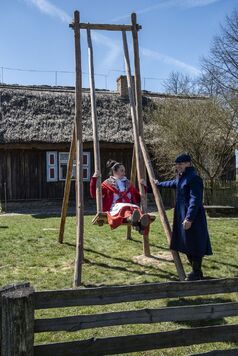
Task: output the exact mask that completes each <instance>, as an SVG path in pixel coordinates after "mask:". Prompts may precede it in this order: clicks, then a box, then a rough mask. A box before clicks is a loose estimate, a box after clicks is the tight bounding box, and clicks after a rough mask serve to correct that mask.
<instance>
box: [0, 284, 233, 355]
mask: <svg viewBox="0 0 238 356" xmlns="http://www.w3.org/2000/svg"><path fill="white" fill-rule="evenodd" d="M234 292H238V278H230V279H218V280H204V281H196V282H168V283H152V284H143V285H132V286H111V287H97V288H79V289H69V290H54V291H41V292H35V291H34V290H33V289H32V288H31V287H30V286H29V284H23V285H16V286H14V285H13V286H10V287H9V286H8V287H5V288H3V289H1V290H0V295H1V305H0V306H1V307H0V311H1V323H2V325H1V329H2V341H1V350H2V356H5V355H16V356H18V355H27V356H31V355H33V354H34V355H36V356H38V355H39V356H43V355H44V356H47V355H57V356H60V355H64V356H67V355H78V354H80V355H105V354H107V355H111V354H118V353H126V352H137V351H145V350H152V349H161V348H172V347H179V346H188V345H193V344H201V343H211V342H238V325H236V324H231V325H214V326H206V327H196V328H189V329H184V328H183V329H179V330H169V331H166V332H165V331H163V332H157V333H148V334H137V335H135V334H132V335H125V336H114V337H103V338H91V339H86V340H78V341H71V342H58V343H51V344H43V345H34V333H39V332H52V331H70V332H72V331H79V330H83V329H93V328H99V327H110V326H116V325H128V324H151V323H161V322H179V321H180V322H181V321H191V320H202V321H208V320H213V321H214V320H216V319H220V318H224V317H228V316H229V317H230V316H238V301H237V302H233V301H230V300H229V301H226V302H224V303H210V304H202V302H201V300H199V304H198V305H188V306H172V307H163V308H158V309H152V308H151V309H149V308H145V309H139V310H128V311H120V312H107V313H95V314H81V315H76V316H67V317H60V318H48V319H35V320H34V310H37V309H49V308H56V307H57V308H63V307H71V306H83V305H85V306H88V305H105V304H112V303H113V304H114V303H122V302H133V301H147V300H153V299H162V298H166V299H167V298H179V297H191V296H201V295H214V294H227V293H234ZM222 352H223V353H222V354H223V355H225V354H226V353H227V352H229V353H227V355H228V354H232V352H234V355H235V354H236V353H237V354H238V349H236V350H227V351H222ZM211 354H212V353H211Z"/></svg>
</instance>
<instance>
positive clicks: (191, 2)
mask: <svg viewBox="0 0 238 356" xmlns="http://www.w3.org/2000/svg"><path fill="white" fill-rule="evenodd" d="M218 1H221V0H161V1H160V2H158V3H157V4H155V5H152V6H148V7H145V8H143V9H139V10H135V12H136V14H137V15H143V14H146V13H148V12H152V11H154V10H156V9H160V8H171V7H185V8H192V7H202V6H209V5H211V4H213V3H215V2H218ZM125 19H130V15H128V14H127V15H122V16H118V17H116V18H114V19H112V20H111V21H112V22H117V21H120V20H125Z"/></svg>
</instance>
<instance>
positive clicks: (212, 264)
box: [0, 211, 238, 355]
mask: <svg viewBox="0 0 238 356" xmlns="http://www.w3.org/2000/svg"><path fill="white" fill-rule="evenodd" d="M168 215H169V218H170V219H171V218H172V211H169V212H168ZM91 219H92V216H86V217H85V263H84V265H83V278H82V279H83V285H84V286H95V285H102V284H103V285H112V284H135V283H148V282H159V281H161V282H162V281H168V280H177V279H178V277H177V273H176V269H175V266H174V264H173V262H171V261H170V260H168V257H169V253H168V250H167V242H166V237H165V235H164V232H163V229H162V226H161V224H160V222H159V219H157V220H156V221H155V222H154V224H153V225H152V228H151V237H150V244H151V253H152V254H153V255H156V256H159V258H158V259H157V264H152V265H150V266H149V265H147V266H143V265H139V264H138V263H136V262H135V261H134V260H133V257H135V256H138V255H141V254H142V240H141V236H140V235H139V234H138V233H136V232H133V239H132V240H130V241H127V240H125V231H126V228H125V227H120V228H118V229H117V230H114V231H110V229H109V227H108V226H105V227H97V226H93V225H91ZM59 222H60V219H59V218H58V217H47V218H43V217H39V216H31V215H16V216H4V215H2V216H0V257H1V258H0V275H1V286H4V285H6V284H9V283H13V282H20V281H29V282H30V283H31V285H32V286H33V287H34V288H35V289H36V290H42V289H61V288H71V287H72V281H73V273H74V271H73V270H74V258H75V218H74V217H68V218H67V223H66V231H65V240H64V244H59V243H58V242H57V240H58V228H59ZM208 224H209V231H210V235H211V241H212V247H213V253H214V254H213V256H210V257H207V258H205V259H204V263H203V269H204V274H205V276H206V277H216V278H221V277H238V262H237V261H238V249H237V239H238V219H227V218H226V219H208ZM182 260H183V262H184V267H185V270H186V271H187V272H188V271H189V270H190V268H189V266H188V264H187V262H186V260H185V259H184V258H183V256H182ZM227 298H229V299H231V300H236V301H237V300H238V298H237V294H236V295H235V294H233V295H223V296H222V295H221V296H220V298H218V297H217V296H216V299H217V300H218V302H219V301H222V300H227ZM191 299H194V298H190V299H189V300H188V299H186V300H185V299H180V300H179V301H177V304H178V303H179V304H181V303H191V302H192V301H191ZM195 299H196V298H195ZM198 299H199V300H200V299H201V298H200V297H199V298H197V300H198ZM211 299H212V297H211V298H209V297H206V302H209V301H211ZM195 302H196V301H195ZM168 303H170V305H171V303H175V302H174V301H166V300H159V301H149V302H148V301H146V302H145V303H143V302H136V303H122V304H119V305H110V306H100V307H83V308H68V309H57V310H56V309H52V310H48V311H38V312H37V317H38V316H45V317H53V316H56V315H58V316H63V315H69V314H72V315H74V314H79V313H86V312H87V313H90V312H95V310H97V311H98V312H101V311H111V310H126V309H127V310H129V309H136V308H146V307H148V308H149V307H150V308H156V307H159V306H162V305H168ZM228 321H229V322H236V323H237V322H238V318H225V319H222V320H219V321H218V322H217V323H220V324H224V323H227V322H228ZM195 325H204V324H201V323H199V322H196V323H195V322H187V323H184V322H183V323H161V324H152V325H140V324H139V325H132V326H121V327H120V326H116V327H110V328H100V329H92V330H83V331H80V332H75V333H64V332H58V333H47V334H46V333H41V334H37V335H36V343H41V342H46V341H51V342H56V341H57V342H59V341H63V340H65V341H66V340H75V339H80V338H90V337H106V336H109V335H110V336H115V335H125V334H127V333H132V332H134V333H147V332H157V331H165V330H168V329H179V328H186V327H190V326H195ZM206 325H211V322H210V323H209V324H208V323H207V324H206ZM232 347H234V345H229V344H221V343H220V344H214V345H211V344H209V345H197V346H191V347H186V348H178V349H176V350H172V349H170V350H164V351H150V352H149V351H146V352H141V353H135V355H187V354H189V353H195V352H205V351H206V350H209V349H210V350H211V349H225V348H232ZM236 347H237V346H236Z"/></svg>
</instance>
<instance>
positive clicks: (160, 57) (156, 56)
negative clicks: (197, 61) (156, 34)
mask: <svg viewBox="0 0 238 356" xmlns="http://www.w3.org/2000/svg"><path fill="white" fill-rule="evenodd" d="M140 50H141V54H142V55H143V56H145V57H148V58H150V59H152V60H157V61H160V62H163V63H165V64H170V65H172V66H175V67H177V68H180V69H183V70H185V71H187V72H188V73H189V74H191V75H198V74H200V71H199V70H198V69H197V68H195V67H193V66H191V65H190V64H187V63H184V62H182V61H179V60H178V59H176V58H173V57H169V56H167V55H165V54H163V53H160V52H157V51H152V50H150V49H147V48H144V47H140Z"/></svg>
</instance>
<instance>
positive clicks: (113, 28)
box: [69, 22, 142, 31]
mask: <svg viewBox="0 0 238 356" xmlns="http://www.w3.org/2000/svg"><path fill="white" fill-rule="evenodd" d="M69 27H71V28H73V29H74V23H72V24H70V25H69ZM79 28H80V29H82V30H105V31H132V29H133V26H132V25H115V24H112V25H110V24H92V23H83V22H81V23H79ZM141 29H142V26H141V25H138V24H136V30H137V31H139V30H141Z"/></svg>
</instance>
